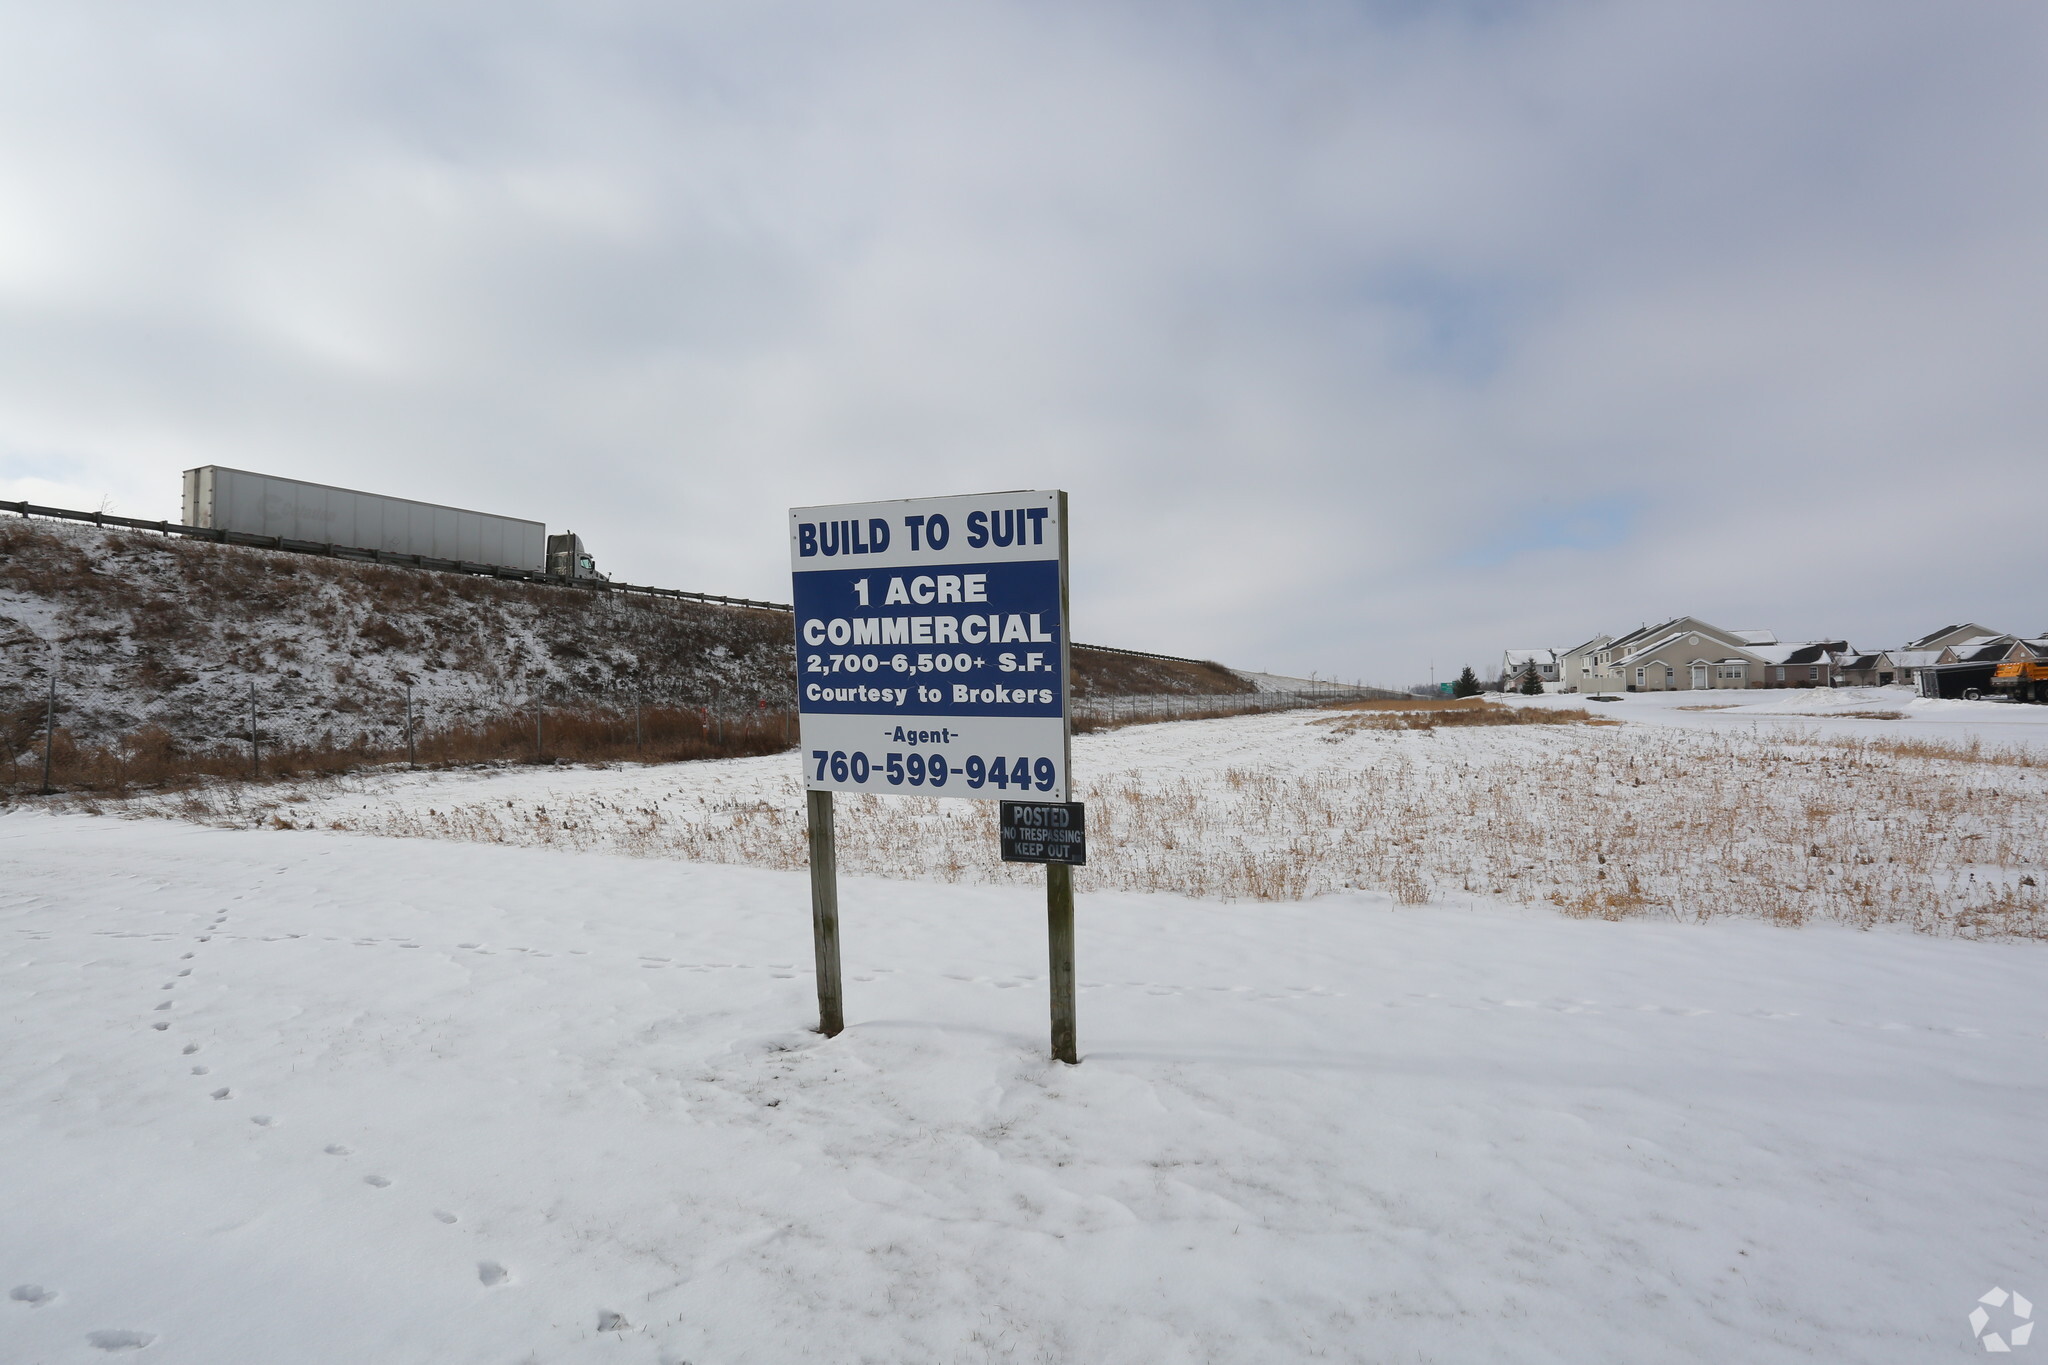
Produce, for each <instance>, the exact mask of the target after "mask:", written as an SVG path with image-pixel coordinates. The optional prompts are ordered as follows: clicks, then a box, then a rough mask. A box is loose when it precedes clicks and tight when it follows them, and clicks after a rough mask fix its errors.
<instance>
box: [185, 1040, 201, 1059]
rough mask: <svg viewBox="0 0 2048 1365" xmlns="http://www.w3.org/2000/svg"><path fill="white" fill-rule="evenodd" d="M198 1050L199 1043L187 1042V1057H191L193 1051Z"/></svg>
mask: <svg viewBox="0 0 2048 1365" xmlns="http://www.w3.org/2000/svg"><path fill="white" fill-rule="evenodd" d="M197 1051H199V1044H197V1043H187V1044H185V1055H186V1056H187V1057H190V1056H191V1055H192V1054H193V1053H195V1052H197Z"/></svg>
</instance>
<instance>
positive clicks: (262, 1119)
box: [249, 1114, 277, 1128]
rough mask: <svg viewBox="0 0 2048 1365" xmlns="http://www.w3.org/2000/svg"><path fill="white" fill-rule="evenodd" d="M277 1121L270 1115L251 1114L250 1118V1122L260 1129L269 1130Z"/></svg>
mask: <svg viewBox="0 0 2048 1365" xmlns="http://www.w3.org/2000/svg"><path fill="white" fill-rule="evenodd" d="M276 1121H277V1120H275V1119H273V1118H271V1117H270V1115H268V1114H251V1115H250V1116H249V1122H251V1123H253V1124H255V1125H256V1126H257V1127H258V1128H268V1127H269V1126H270V1125H271V1124H273V1123H275V1122H276Z"/></svg>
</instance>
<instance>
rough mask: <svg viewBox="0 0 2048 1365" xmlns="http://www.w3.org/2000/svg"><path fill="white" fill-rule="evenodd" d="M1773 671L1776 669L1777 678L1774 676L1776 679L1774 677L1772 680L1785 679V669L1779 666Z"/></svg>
mask: <svg viewBox="0 0 2048 1365" xmlns="http://www.w3.org/2000/svg"><path fill="white" fill-rule="evenodd" d="M1775 671H1776V673H1777V675H1778V676H1777V678H1776V679H1775V680H1774V681H1777V682H1783V681H1785V670H1784V669H1782V668H1780V669H1777V670H1775Z"/></svg>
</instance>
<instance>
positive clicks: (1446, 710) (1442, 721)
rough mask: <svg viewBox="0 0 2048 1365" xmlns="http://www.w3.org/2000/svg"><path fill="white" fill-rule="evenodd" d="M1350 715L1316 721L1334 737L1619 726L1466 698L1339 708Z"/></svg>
mask: <svg viewBox="0 0 2048 1365" xmlns="http://www.w3.org/2000/svg"><path fill="white" fill-rule="evenodd" d="M1332 709H1341V710H1344V711H1347V712H1349V713H1350V714H1347V715H1340V716H1330V717H1327V718H1325V719H1322V720H1318V721H1315V722H1313V723H1314V724H1316V725H1327V726H1329V727H1331V730H1332V737H1333V738H1334V737H1340V736H1343V735H1352V734H1357V733H1359V732H1360V731H1362V730H1436V729H1442V728H1444V727H1447V726H1456V727H1466V726H1485V725H1620V724H1621V723H1622V722H1620V721H1618V720H1615V719H1613V718H1612V717H1609V716H1596V715H1594V714H1593V713H1592V712H1590V711H1585V710H1580V709H1577V708H1573V709H1570V710H1566V709H1563V708H1553V707H1546V706H1499V705H1495V704H1493V703H1491V702H1478V701H1476V699H1466V700H1463V701H1457V702H1439V703H1434V704H1429V705H1426V706H1424V707H1423V708H1421V709H1416V708H1414V707H1400V708H1396V707H1394V706H1392V705H1377V706H1376V705H1374V704H1372V703H1346V704H1344V705H1342V706H1341V707H1338V708H1332Z"/></svg>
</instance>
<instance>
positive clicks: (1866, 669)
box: [1832, 650, 1898, 687]
mask: <svg viewBox="0 0 2048 1365" xmlns="http://www.w3.org/2000/svg"><path fill="white" fill-rule="evenodd" d="M1832 662H1833V665H1834V678H1835V683H1836V685H1837V686H1840V687H1890V686H1891V685H1892V683H1893V682H1895V681H1896V680H1897V678H1898V669H1897V667H1896V666H1895V665H1894V664H1893V663H1892V656H1891V655H1889V654H1883V653H1875V654H1859V653H1856V652H1855V651H1853V650H1852V651H1850V652H1848V653H1845V654H1837V655H1835V656H1834V658H1833V660H1832Z"/></svg>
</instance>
